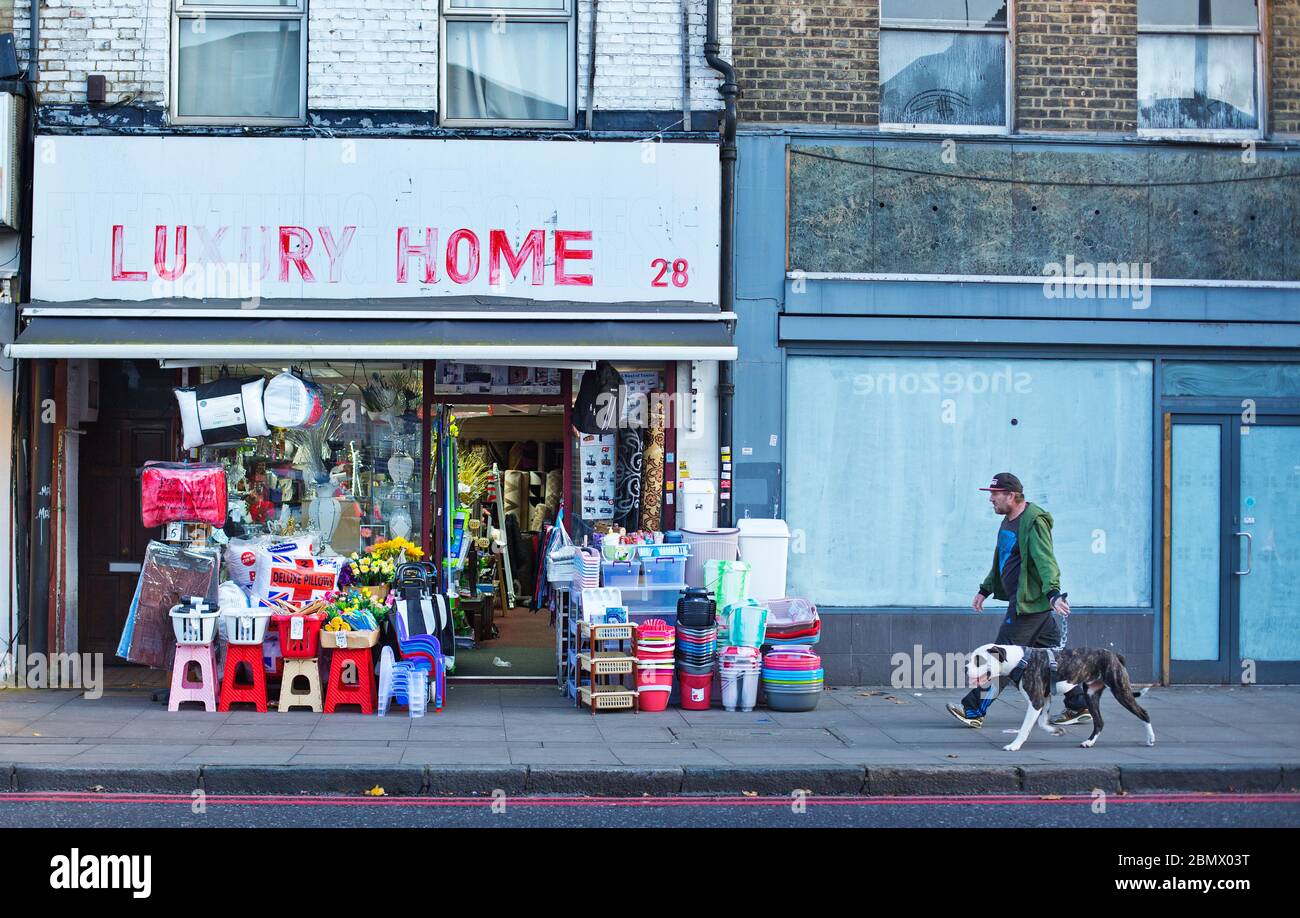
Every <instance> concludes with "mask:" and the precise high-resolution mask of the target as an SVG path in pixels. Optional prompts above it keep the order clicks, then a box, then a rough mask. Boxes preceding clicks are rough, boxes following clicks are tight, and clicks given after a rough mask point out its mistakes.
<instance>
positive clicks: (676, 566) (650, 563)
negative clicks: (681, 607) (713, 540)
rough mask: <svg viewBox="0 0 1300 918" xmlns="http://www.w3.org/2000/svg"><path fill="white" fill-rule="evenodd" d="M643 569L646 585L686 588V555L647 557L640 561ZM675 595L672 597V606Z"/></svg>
mask: <svg viewBox="0 0 1300 918" xmlns="http://www.w3.org/2000/svg"><path fill="white" fill-rule="evenodd" d="M641 569H642V570H644V571H645V583H646V586H676V587H681V588H682V589H685V588H686V556H685V555H682V556H680V557H662V558H647V559H646V560H645V561H642V562H641ZM676 603H677V597H676V596H674V597H673V604H674V606H675V605H676Z"/></svg>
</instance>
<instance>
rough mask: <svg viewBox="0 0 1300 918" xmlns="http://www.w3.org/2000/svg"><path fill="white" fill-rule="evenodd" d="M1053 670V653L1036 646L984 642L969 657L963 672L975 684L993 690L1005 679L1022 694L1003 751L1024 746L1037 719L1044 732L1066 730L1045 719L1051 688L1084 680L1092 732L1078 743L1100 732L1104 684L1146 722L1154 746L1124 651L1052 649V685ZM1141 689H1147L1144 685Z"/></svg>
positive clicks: (1064, 688) (1086, 744) (1087, 742)
mask: <svg viewBox="0 0 1300 918" xmlns="http://www.w3.org/2000/svg"><path fill="white" fill-rule="evenodd" d="M1022 664H1023V665H1022ZM1051 672H1052V670H1051V655H1050V654H1049V653H1048V652H1047V651H1046V650H1040V649H1037V648H1027V647H1017V646H1015V645H1012V644H1006V645H1004V644H984V645H982V646H980V647H977V648H975V650H974V651H973V652H972V653H971V655H970V657H968V658H967V660H966V675H967V677H968V678H969V680H970V684H971V685H972V686H973V687H975V688H981V689H983V688H990V687H992V690H993V691H995V692H996V691H1000V690H1001V688H1002V686H1004V685H1005V684H1006V683H1007V682H1013V683H1016V684H1017V685H1018V687H1019V688H1020V694H1022V695H1024V696H1025V702H1026V707H1027V710H1026V711H1025V722H1024V723H1023V724H1021V725H1020V730H1019V731H1018V732H1017V733H1016V738H1015V739H1014V740H1012V741H1011V742H1010V743H1008V744H1007V745H1006V746H1003V747H1002V748H1003V749H1005V750H1006V751H1007V752H1015V751H1016V750H1018V749H1019V748H1020V747H1021V746H1023V745H1024V743H1025V740H1026V739H1028V738H1029V732H1030V730H1032V729H1033V727H1034V721H1035V720H1037V721H1038V725H1039V726H1040V727H1042V728H1043V729H1044V730H1046V731H1047V732H1048V733H1051V734H1054V735H1056V736H1060V735H1062V734H1063V733H1065V731H1064V730H1062V729H1060V728H1059V727H1053V726H1052V725H1051V724H1049V723H1048V721H1047V709H1048V708H1049V707H1050V705H1051V698H1052V693H1053V690H1055V691H1056V692H1059V693H1061V694H1065V693H1066V692H1068V691H1069V690H1070V689H1072V688H1074V687H1075V686H1076V685H1083V686H1084V687H1085V688H1086V689H1087V699H1088V713H1089V714H1091V715H1092V736H1090V737H1088V738H1087V739H1086V740H1084V741H1083V742H1082V743H1080V745H1081V746H1083V747H1085V748H1087V747H1090V746H1092V745H1093V744H1094V743H1095V742H1097V737H1098V736H1100V735H1101V728H1102V722H1101V703H1100V702H1101V690H1102V689H1103V688H1109V689H1110V691H1111V694H1113V695H1114V696H1115V700H1116V701H1118V702H1119V703H1120V704H1122V705H1123V706H1124V707H1126V708H1128V709H1129V710H1130V711H1132V712H1133V713H1134V714H1135V715H1137V717H1139V718H1140V719H1141V720H1142V722H1143V723H1144V724H1146V725H1147V745H1148V746H1154V745H1155V742H1156V735H1155V731H1153V730H1152V729H1151V718H1150V717H1149V716H1147V712H1146V711H1144V710H1143V709H1142V706H1141V705H1140V704H1138V703H1137V698H1136V697H1135V696H1134V695H1133V688H1132V686H1130V685H1129V681H1128V670H1127V669H1125V668H1124V658H1123V657H1122V656H1120V655H1119V654H1117V653H1115V652H1114V651H1113V650H1061V651H1057V652H1056V676H1055V685H1052V684H1050V683H1051V681H1052V675H1051ZM994 680H997V685H996V686H993V683H994ZM1142 694H1145V690H1143V692H1142ZM1008 732H1010V731H1008Z"/></svg>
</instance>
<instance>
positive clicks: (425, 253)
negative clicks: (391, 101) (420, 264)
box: [397, 226, 438, 284]
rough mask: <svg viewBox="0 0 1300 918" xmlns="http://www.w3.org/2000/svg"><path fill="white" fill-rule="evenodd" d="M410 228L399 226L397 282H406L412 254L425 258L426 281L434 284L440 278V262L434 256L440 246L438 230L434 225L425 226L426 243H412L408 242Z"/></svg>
mask: <svg viewBox="0 0 1300 918" xmlns="http://www.w3.org/2000/svg"><path fill="white" fill-rule="evenodd" d="M409 235H410V230H409V229H408V228H407V227H405V226H399V227H398V228H397V282H398V283H399V284H404V283H406V268H407V263H408V262H409V261H410V258H411V256H412V255H419V256H420V257H421V258H423V259H424V283H426V284H432V283H436V282H437V280H438V262H437V260H436V259H435V258H434V255H433V251H434V249H436V248H437V247H438V231H437V230H436V229H434V228H433V227H431V226H429V227H425V230H424V245H411V244H410V242H408V241H407V240H408V238H409Z"/></svg>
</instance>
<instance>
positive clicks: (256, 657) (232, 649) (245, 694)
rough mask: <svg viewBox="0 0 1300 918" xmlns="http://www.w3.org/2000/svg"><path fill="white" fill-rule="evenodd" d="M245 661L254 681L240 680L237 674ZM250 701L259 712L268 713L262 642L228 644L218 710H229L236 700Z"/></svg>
mask: <svg viewBox="0 0 1300 918" xmlns="http://www.w3.org/2000/svg"><path fill="white" fill-rule="evenodd" d="M240 663H243V664H244V665H245V666H247V667H248V670H249V672H251V673H252V674H253V681H252V682H251V683H249V682H239V681H237V680H236V678H235V674H236V673H237V672H238V671H239V664H240ZM241 701H242V702H248V703H250V704H252V705H253V706H254V707H255V708H256V709H257V711H258V712H259V713H262V714H265V713H266V663H265V661H264V660H263V659H262V645H261V644H227V645H226V666H225V668H224V669H223V670H222V673H221V703H220V704H218V705H217V710H218V711H229V710H230V706H231V705H232V704H234V703H235V702H241Z"/></svg>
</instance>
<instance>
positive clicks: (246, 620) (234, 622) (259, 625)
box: [221, 608, 271, 645]
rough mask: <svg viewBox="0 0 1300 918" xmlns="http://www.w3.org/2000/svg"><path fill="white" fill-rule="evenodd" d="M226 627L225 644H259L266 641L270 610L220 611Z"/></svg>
mask: <svg viewBox="0 0 1300 918" xmlns="http://www.w3.org/2000/svg"><path fill="white" fill-rule="evenodd" d="M221 617H222V618H223V619H224V620H225V625H226V642H227V643H230V644H250V645H251V644H261V643H262V641H263V640H265V639H266V623H267V622H269V621H270V620H271V610H270V609H238V608H237V609H222V610H221Z"/></svg>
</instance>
